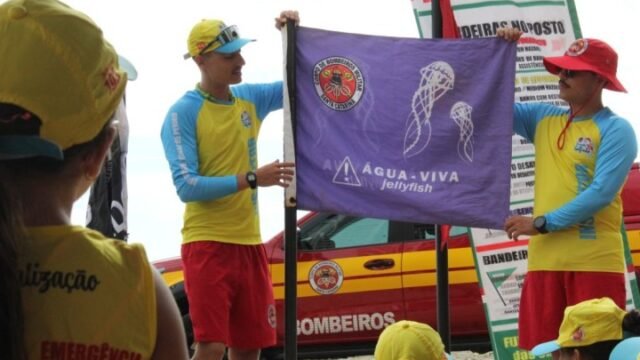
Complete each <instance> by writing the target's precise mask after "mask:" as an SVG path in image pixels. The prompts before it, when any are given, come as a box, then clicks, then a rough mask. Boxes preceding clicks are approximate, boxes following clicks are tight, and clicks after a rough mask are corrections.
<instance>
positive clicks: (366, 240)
mask: <svg viewBox="0 0 640 360" xmlns="http://www.w3.org/2000/svg"><path fill="white" fill-rule="evenodd" d="M331 240H333V242H334V243H335V245H336V248H338V249H339V248H345V247H352V246H366V245H380V244H386V243H388V242H389V221H388V220H382V219H371V218H364V219H357V220H356V221H354V222H352V223H350V224H348V225H347V226H345V227H343V228H342V229H339V230H338V231H337V232H336V233H335V235H333V236H331Z"/></svg>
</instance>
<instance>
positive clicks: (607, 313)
mask: <svg viewBox="0 0 640 360" xmlns="http://www.w3.org/2000/svg"><path fill="white" fill-rule="evenodd" d="M625 331H626V332H627V334H635V335H640V313H639V312H638V311H637V310H633V311H631V312H628V313H627V312H626V311H625V310H622V309H621V308H619V307H618V305H616V303H615V302H613V300H611V299H610V298H606V297H605V298H600V299H592V300H587V301H583V302H581V303H578V304H576V305H573V306H568V307H567V308H566V309H565V311H564V319H563V320H562V324H561V325H560V330H559V334H558V338H557V339H556V340H553V341H548V342H545V343H542V344H538V345H536V346H535V347H534V348H533V349H532V350H531V353H532V354H533V355H535V356H541V355H545V354H549V353H555V352H556V351H558V353H557V354H556V355H555V356H554V358H559V359H575V360H600V359H602V360H604V359H608V358H609V355H610V354H611V352H612V350H613V348H614V347H615V346H616V345H617V344H618V343H619V342H620V340H622V339H623V338H624V337H625ZM616 360H618V359H616ZM627 360H633V359H631V358H630V359H627Z"/></svg>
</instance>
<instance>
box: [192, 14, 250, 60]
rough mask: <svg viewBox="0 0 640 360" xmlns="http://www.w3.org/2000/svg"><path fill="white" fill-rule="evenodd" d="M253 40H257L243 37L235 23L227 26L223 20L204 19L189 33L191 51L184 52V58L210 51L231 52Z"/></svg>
mask: <svg viewBox="0 0 640 360" xmlns="http://www.w3.org/2000/svg"><path fill="white" fill-rule="evenodd" d="M252 41H255V40H252V39H244V38H241V37H240V33H239V32H238V27H237V26H235V25H231V26H227V25H225V23H224V22H222V20H215V19H203V20H201V21H200V22H199V23H197V24H195V25H194V26H193V28H192V29H191V32H190V33H189V38H188V39H187V48H188V49H189V52H188V53H186V54H184V58H185V60H186V59H189V58H192V57H194V56H198V55H202V54H206V53H208V52H210V51H215V52H218V53H221V54H231V53H234V52H236V51H238V50H240V48H242V47H243V46H245V45H247V44H248V43H250V42H252Z"/></svg>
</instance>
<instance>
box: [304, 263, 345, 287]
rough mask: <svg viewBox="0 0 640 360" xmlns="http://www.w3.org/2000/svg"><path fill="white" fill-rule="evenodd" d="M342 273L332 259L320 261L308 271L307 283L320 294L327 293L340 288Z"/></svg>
mask: <svg viewBox="0 0 640 360" xmlns="http://www.w3.org/2000/svg"><path fill="white" fill-rule="evenodd" d="M343 279H344V274H343V273H342V268H340V266H339V265H338V264H336V263H334V262H333V261H320V262H319V263H317V264H315V265H313V267H312V268H311V271H309V283H310V284H311V287H312V288H313V290H315V291H316V292H317V293H318V294H321V295H329V294H333V293H335V292H337V291H338V290H340V287H341V286H342V280H343Z"/></svg>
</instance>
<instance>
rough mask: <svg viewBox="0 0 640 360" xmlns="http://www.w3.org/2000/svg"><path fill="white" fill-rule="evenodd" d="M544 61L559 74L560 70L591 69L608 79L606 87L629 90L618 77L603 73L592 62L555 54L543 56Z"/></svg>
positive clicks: (614, 89)
mask: <svg viewBox="0 0 640 360" xmlns="http://www.w3.org/2000/svg"><path fill="white" fill-rule="evenodd" d="M542 63H543V64H544V67H545V68H546V69H547V71H548V72H550V73H552V74H555V75H557V74H558V73H559V72H560V70H562V69H566V70H576V71H591V72H594V73H596V74H598V75H600V76H602V77H604V78H605V79H607V85H606V86H605V89H609V90H613V91H620V92H627V90H626V89H625V88H624V86H622V84H621V83H620V81H619V80H618V79H616V78H615V76H614V77H612V76H609V75H607V74H603V73H602V72H600V71H599V70H598V69H597V68H595V67H593V66H592V65H590V64H587V63H585V62H583V61H580V60H578V59H577V58H576V57H573V56H566V55H565V56H554V57H544V58H542Z"/></svg>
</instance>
